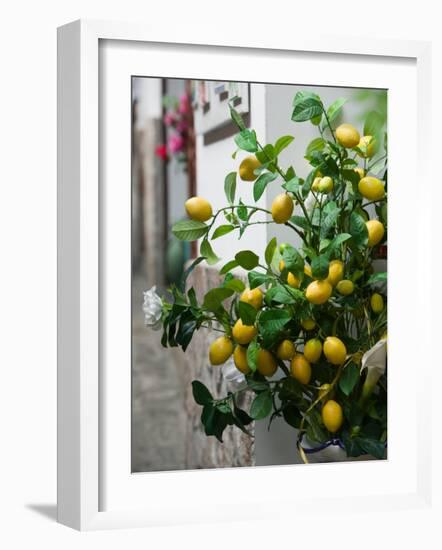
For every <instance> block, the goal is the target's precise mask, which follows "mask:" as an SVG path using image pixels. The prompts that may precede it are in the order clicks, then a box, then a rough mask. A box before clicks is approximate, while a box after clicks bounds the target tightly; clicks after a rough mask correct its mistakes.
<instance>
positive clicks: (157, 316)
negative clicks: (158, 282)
mask: <svg viewBox="0 0 442 550" xmlns="http://www.w3.org/2000/svg"><path fill="white" fill-rule="evenodd" d="M156 289H157V287H156V286H153V287H152V288H151V289H150V290H146V291H145V292H143V294H144V303H143V311H144V324H145V325H146V326H147V327H152V328H153V329H154V330H158V329H159V328H160V327H161V315H162V313H163V303H162V302H161V298H160V297H159V296H158V294H157V293H156Z"/></svg>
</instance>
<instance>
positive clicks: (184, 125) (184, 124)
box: [176, 120, 188, 134]
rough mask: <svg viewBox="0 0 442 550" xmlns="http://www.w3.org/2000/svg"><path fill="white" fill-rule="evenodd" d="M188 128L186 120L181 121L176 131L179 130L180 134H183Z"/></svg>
mask: <svg viewBox="0 0 442 550" xmlns="http://www.w3.org/2000/svg"><path fill="white" fill-rule="evenodd" d="M187 128H188V124H187V122H186V121H185V120H180V121H179V122H178V124H177V125H176V129H177V130H178V132H180V133H181V134H182V133H183V132H185V131H186V130H187Z"/></svg>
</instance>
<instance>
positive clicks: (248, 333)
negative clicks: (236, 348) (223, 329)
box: [232, 319, 258, 346]
mask: <svg viewBox="0 0 442 550" xmlns="http://www.w3.org/2000/svg"><path fill="white" fill-rule="evenodd" d="M257 332H258V331H257V330H256V327H254V326H253V325H244V324H243V322H242V321H241V319H238V321H236V323H235V324H234V326H233V329H232V335H233V338H235V340H236V341H237V342H238V344H242V345H243V346H245V345H246V344H249V343H250V342H251V341H252V340H253V338H255V336H256V334H257Z"/></svg>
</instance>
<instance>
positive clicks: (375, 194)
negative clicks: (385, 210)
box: [358, 176, 385, 201]
mask: <svg viewBox="0 0 442 550" xmlns="http://www.w3.org/2000/svg"><path fill="white" fill-rule="evenodd" d="M358 189H359V193H360V194H361V195H362V196H363V197H365V198H366V199H368V200H370V201H380V200H381V199H383V198H384V197H385V184H384V182H383V181H381V180H380V179H378V178H375V177H373V176H365V177H363V178H362V179H361V180H359V183H358Z"/></svg>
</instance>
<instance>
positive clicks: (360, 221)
mask: <svg viewBox="0 0 442 550" xmlns="http://www.w3.org/2000/svg"><path fill="white" fill-rule="evenodd" d="M349 233H350V234H351V236H352V237H353V240H354V242H355V243H356V245H357V246H367V243H368V231H367V226H366V225H365V220H364V218H363V217H362V216H361V215H359V214H358V213H356V212H352V213H351V215H350V227H349Z"/></svg>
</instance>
